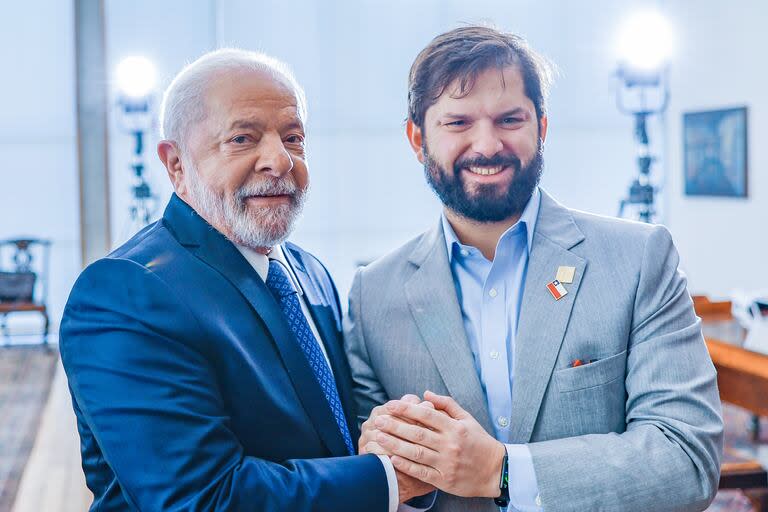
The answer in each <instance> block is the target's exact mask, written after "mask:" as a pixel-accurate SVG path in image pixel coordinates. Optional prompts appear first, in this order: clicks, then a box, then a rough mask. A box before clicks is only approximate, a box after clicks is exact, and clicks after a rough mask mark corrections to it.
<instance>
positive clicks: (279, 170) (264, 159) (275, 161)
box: [256, 133, 293, 178]
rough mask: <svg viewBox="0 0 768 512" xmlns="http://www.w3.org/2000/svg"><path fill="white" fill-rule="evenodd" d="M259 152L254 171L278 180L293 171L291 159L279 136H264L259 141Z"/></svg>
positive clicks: (275, 134)
mask: <svg viewBox="0 0 768 512" xmlns="http://www.w3.org/2000/svg"><path fill="white" fill-rule="evenodd" d="M260 149H261V151H260V152H259V159H258V160H257V161H256V171H257V172H260V173H261V172H263V173H267V174H271V175H272V176H274V177H276V178H280V177H282V176H284V175H286V174H288V173H289V172H291V171H292V170H293V157H291V154H290V153H289V152H288V151H287V150H286V149H285V145H284V144H283V139H282V137H280V134H277V133H274V134H264V135H263V136H262V139H261V148H260Z"/></svg>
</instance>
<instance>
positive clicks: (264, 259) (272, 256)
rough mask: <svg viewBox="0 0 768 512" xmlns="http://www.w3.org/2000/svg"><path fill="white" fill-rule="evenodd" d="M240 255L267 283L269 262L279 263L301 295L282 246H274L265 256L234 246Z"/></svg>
mask: <svg viewBox="0 0 768 512" xmlns="http://www.w3.org/2000/svg"><path fill="white" fill-rule="evenodd" d="M235 247H237V250H238V251H240V254H242V255H243V257H244V258H245V259H246V260H247V261H248V263H250V265H251V266H252V267H253V269H254V270H255V271H256V273H257V274H259V277H260V278H261V280H262V281H264V282H266V281H267V274H268V273H269V260H275V261H278V262H280V263H281V264H282V265H283V267H285V269H286V270H287V271H288V275H289V276H290V278H291V281H292V283H293V287H294V289H295V290H296V292H297V293H298V294H299V295H303V293H302V291H301V286H299V280H298V279H297V278H296V274H294V272H293V268H292V267H291V266H290V265H289V264H288V260H287V259H286V258H285V253H284V252H283V246H282V245H276V246H275V247H273V248H272V252H270V253H269V254H268V255H267V254H261V253H258V252H256V251H254V250H253V249H251V248H250V247H245V246H243V245H238V244H235Z"/></svg>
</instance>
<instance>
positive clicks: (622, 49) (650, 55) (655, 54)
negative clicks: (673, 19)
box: [617, 10, 674, 72]
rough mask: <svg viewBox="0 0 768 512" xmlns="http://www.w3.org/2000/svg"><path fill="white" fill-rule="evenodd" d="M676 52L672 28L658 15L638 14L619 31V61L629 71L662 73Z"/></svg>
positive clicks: (640, 12) (656, 13) (627, 20)
mask: <svg viewBox="0 0 768 512" xmlns="http://www.w3.org/2000/svg"><path fill="white" fill-rule="evenodd" d="M673 48H674V38H673V31H672V25H671V24H670V23H669V21H668V20H667V19H666V18H665V17H664V16H662V15H661V13H659V12H658V11H654V10H647V11H639V12H637V13H634V14H633V15H632V16H630V17H629V18H627V19H626V20H625V21H624V22H623V23H622V25H621V27H620V29H619V38H618V44H617V49H618V58H619V62H622V63H623V64H624V66H625V67H627V68H629V69H635V70H638V71H643V70H645V71H649V72H653V71H656V70H658V69H661V68H662V67H664V66H665V65H666V64H667V63H668V62H669V59H670V57H671V56H672V51H673Z"/></svg>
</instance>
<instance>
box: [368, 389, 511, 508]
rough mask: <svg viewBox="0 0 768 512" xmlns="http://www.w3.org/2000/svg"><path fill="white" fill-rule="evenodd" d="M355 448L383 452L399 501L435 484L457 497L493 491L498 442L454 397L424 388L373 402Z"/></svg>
mask: <svg viewBox="0 0 768 512" xmlns="http://www.w3.org/2000/svg"><path fill="white" fill-rule="evenodd" d="M361 430H362V432H361V436H360V441H359V449H360V453H361V454H364V453H375V454H378V455H387V456H389V457H390V459H391V460H392V465H393V466H394V467H395V470H396V472H397V482H398V489H399V494H400V502H401V503H402V502H404V501H407V500H409V499H411V498H413V497H415V496H422V495H424V494H428V493H429V492H431V491H433V490H435V489H440V490H442V491H445V492H447V493H450V494H455V495H457V496H463V497H489V498H493V497H496V496H498V495H499V475H500V474H501V465H502V461H503V458H504V455H505V453H506V448H505V447H504V445H503V444H502V443H500V442H499V441H497V440H496V439H494V438H493V437H492V436H490V435H489V434H488V433H487V432H486V431H485V429H483V427H482V426H481V425H480V424H479V423H478V422H477V421H476V420H475V419H474V418H473V417H472V416H471V415H470V414H469V413H468V412H467V411H465V410H464V409H462V408H461V407H460V406H459V404H458V403H456V401H455V400H454V399H453V398H451V397H449V396H442V395H437V394H435V393H432V392H430V391H427V392H425V393H424V401H421V400H419V398H418V397H417V396H416V395H405V396H404V397H403V398H401V399H400V400H392V401H390V402H387V403H386V404H384V405H380V406H378V407H375V408H374V409H373V410H372V411H371V415H370V417H369V418H368V419H367V420H366V421H365V422H364V423H363V425H362V428H361Z"/></svg>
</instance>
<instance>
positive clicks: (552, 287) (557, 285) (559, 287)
mask: <svg viewBox="0 0 768 512" xmlns="http://www.w3.org/2000/svg"><path fill="white" fill-rule="evenodd" d="M547 290H549V293H551V294H552V296H553V297H554V298H555V300H560V299H562V298H563V297H565V296H566V295H568V290H566V289H565V286H563V284H562V283H561V282H560V281H558V280H557V279H555V280H554V281H552V282H551V283H549V284H548V285H547Z"/></svg>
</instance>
